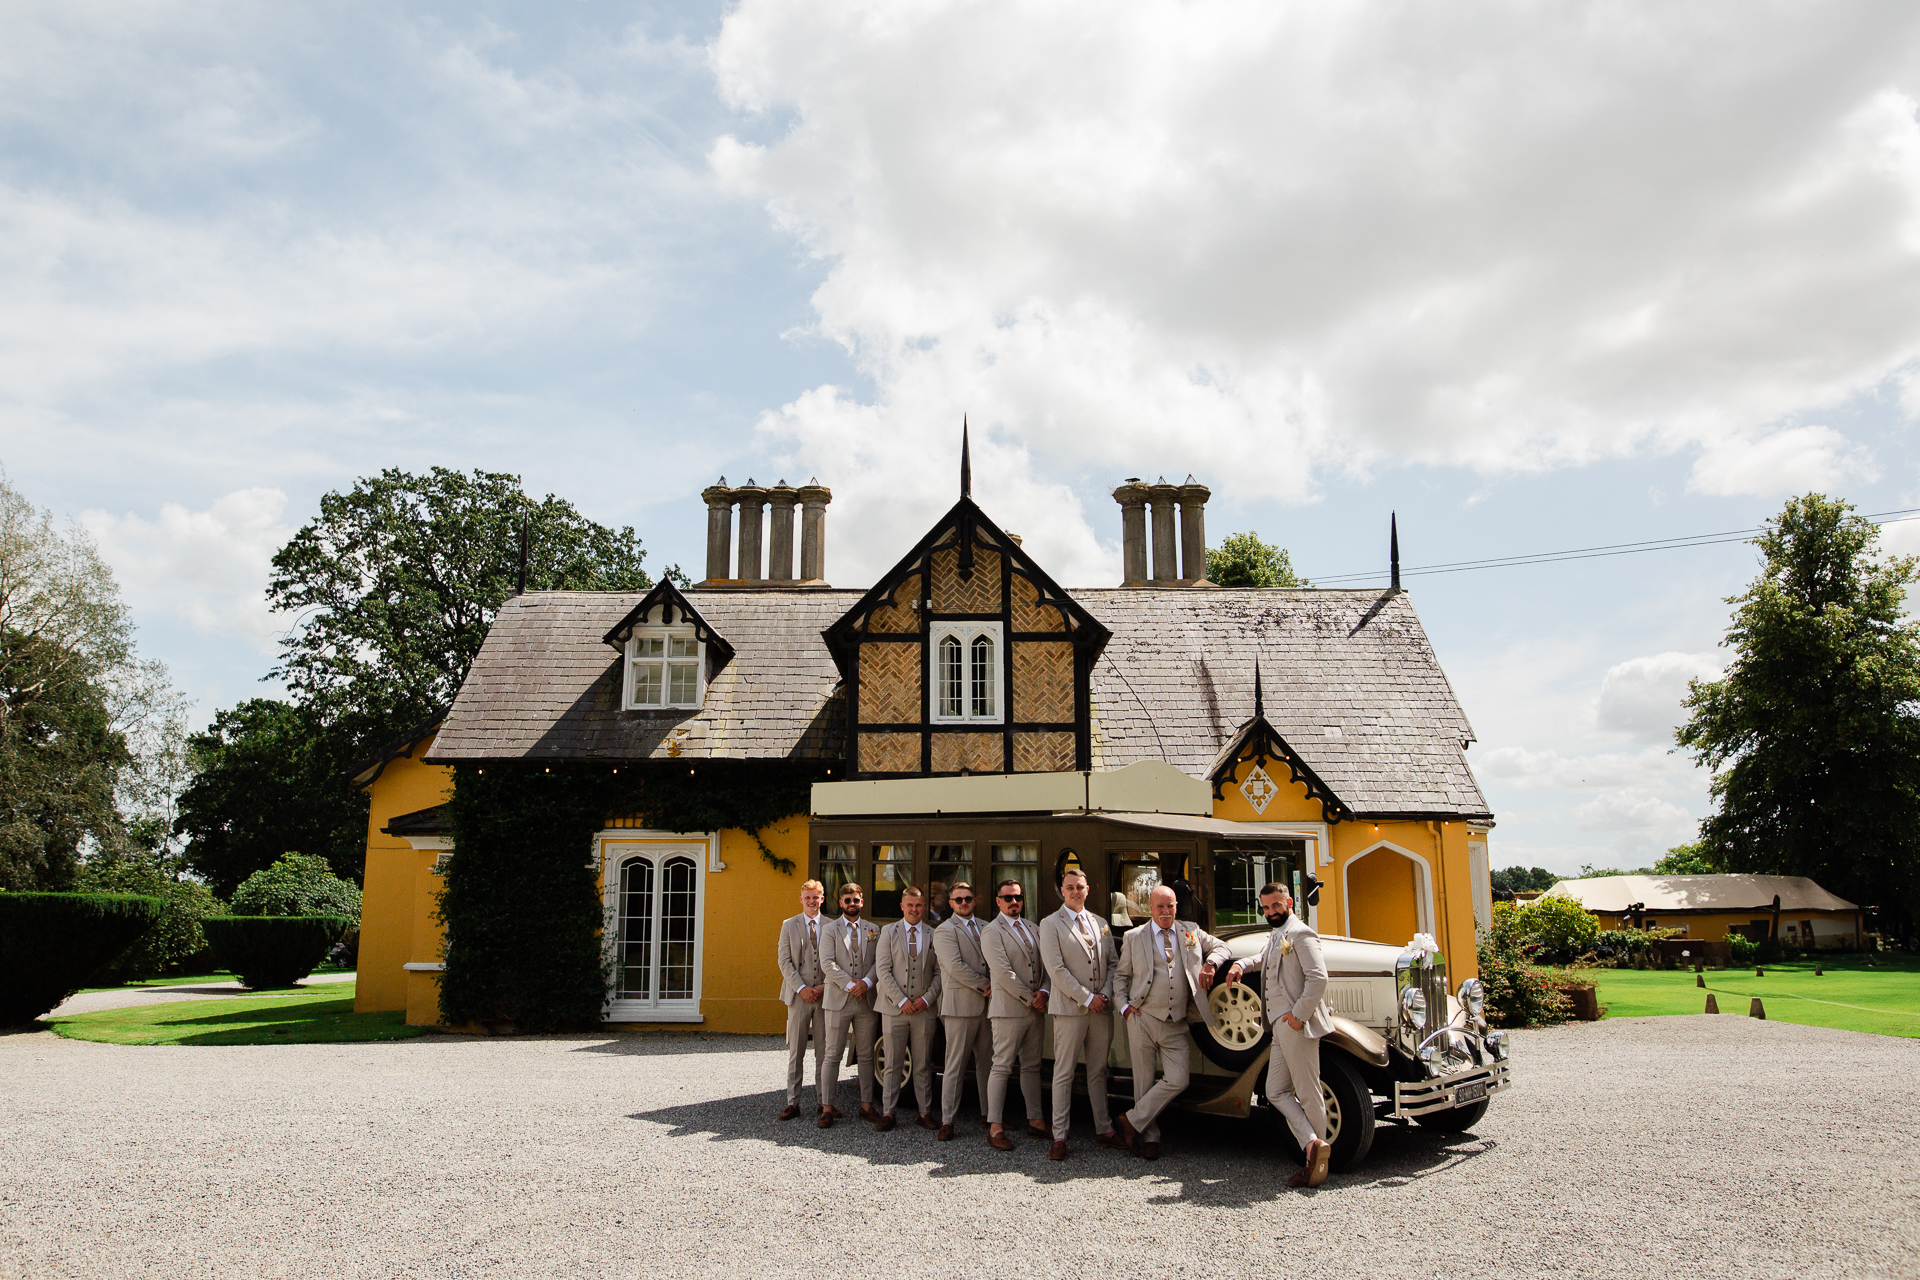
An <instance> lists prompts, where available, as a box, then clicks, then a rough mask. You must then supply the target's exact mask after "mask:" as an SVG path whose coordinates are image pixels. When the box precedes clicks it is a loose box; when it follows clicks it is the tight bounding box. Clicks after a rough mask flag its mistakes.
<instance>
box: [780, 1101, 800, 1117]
mask: <svg viewBox="0 0 1920 1280" xmlns="http://www.w3.org/2000/svg"><path fill="white" fill-rule="evenodd" d="M799 1114H800V1108H799V1107H798V1106H796V1105H794V1104H793V1103H791V1102H789V1103H788V1104H787V1105H786V1106H785V1107H784V1108H782V1109H781V1112H780V1114H779V1115H777V1116H775V1117H774V1119H775V1120H791V1119H793V1118H794V1117H795V1116H797V1115H799Z"/></svg>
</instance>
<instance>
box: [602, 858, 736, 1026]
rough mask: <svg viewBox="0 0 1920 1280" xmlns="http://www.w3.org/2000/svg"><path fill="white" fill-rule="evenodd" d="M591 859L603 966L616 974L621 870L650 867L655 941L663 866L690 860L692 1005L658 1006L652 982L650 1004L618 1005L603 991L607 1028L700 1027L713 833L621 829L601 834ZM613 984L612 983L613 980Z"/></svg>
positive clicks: (672, 1003) (667, 1003) (687, 1002)
mask: <svg viewBox="0 0 1920 1280" xmlns="http://www.w3.org/2000/svg"><path fill="white" fill-rule="evenodd" d="M595 845H596V848H595V857H596V860H597V861H598V863H599V867H600V885H601V908H602V912H603V918H604V921H605V923H604V926H603V928H602V931H601V937H602V938H603V939H604V940H605V942H604V946H605V948H606V955H607V959H608V962H609V963H610V964H612V965H613V966H614V967H615V969H616V970H617V969H618V967H619V961H620V955H619V948H620V870H621V868H622V867H624V866H625V865H626V864H627V863H628V862H631V861H633V860H635V859H646V860H647V861H650V862H652V863H653V867H654V902H655V907H654V938H655V940H656V945H657V941H658V939H659V936H660V915H659V910H660V909H659V905H658V904H659V902H660V899H661V894H660V883H661V881H660V877H661V873H662V871H663V870H664V868H665V866H666V863H667V860H668V859H670V858H674V857H685V858H690V859H692V861H693V866H694V878H693V892H694V917H693V996H692V998H691V999H683V1000H662V999H660V998H659V995H658V992H659V985H658V979H657V976H656V980H655V986H654V991H655V995H654V998H653V999H650V1000H622V999H616V998H615V994H614V993H615V990H616V987H615V986H614V985H613V984H611V983H610V984H609V985H608V987H607V1007H606V1020H607V1021H608V1022H705V1021H706V1018H705V1016H704V1015H702V1014H701V1012H700V1000H701V997H702V995H703V994H704V990H705V988H704V986H703V975H702V963H703V960H704V953H705V950H706V933H707V872H708V870H709V868H710V867H711V866H712V864H713V863H714V862H715V861H717V859H718V857H719V850H720V844H719V839H718V834H717V833H715V832H711V831H708V832H672V831H641V830H634V829H631V828H620V829H614V830H608V831H603V832H601V833H600V835H599V836H598V837H597V838H596V839H595ZM654 972H655V974H656V975H657V974H658V972H659V961H658V959H657V953H656V960H655V970H654ZM615 981H616V982H617V979H616V980H615Z"/></svg>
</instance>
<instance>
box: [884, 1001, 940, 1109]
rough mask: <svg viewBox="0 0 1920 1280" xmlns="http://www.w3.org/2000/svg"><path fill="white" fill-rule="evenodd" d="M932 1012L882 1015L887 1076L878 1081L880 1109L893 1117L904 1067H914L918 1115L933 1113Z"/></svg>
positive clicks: (926, 1010) (903, 1078) (914, 1092)
mask: <svg viewBox="0 0 1920 1280" xmlns="http://www.w3.org/2000/svg"><path fill="white" fill-rule="evenodd" d="M936 1016H938V1015H936V1014H935V1013H934V1012H933V1010H931V1009H923V1010H921V1011H920V1012H919V1013H909V1014H900V1013H894V1014H885V1013H883V1014H881V1015H880V1026H881V1032H880V1034H881V1035H883V1036H884V1037H886V1041H887V1073H886V1075H885V1076H883V1077H882V1078H881V1081H880V1110H881V1111H883V1112H885V1113H886V1114H887V1115H892V1114H893V1107H894V1104H895V1103H896V1102H898V1101H899V1100H900V1087H901V1086H902V1085H904V1084H905V1083H906V1077H907V1072H906V1065H907V1060H908V1059H909V1058H911V1059H912V1065H913V1096H914V1098H915V1099H916V1100H917V1101H918V1102H919V1103H920V1114H922V1115H926V1114H929V1113H930V1112H932V1110H933V1020H934V1018H935V1017H936Z"/></svg>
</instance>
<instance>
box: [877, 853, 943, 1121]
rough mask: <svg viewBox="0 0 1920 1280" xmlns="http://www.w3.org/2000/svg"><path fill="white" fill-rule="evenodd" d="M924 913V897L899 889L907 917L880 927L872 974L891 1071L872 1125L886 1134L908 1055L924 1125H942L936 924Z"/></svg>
mask: <svg viewBox="0 0 1920 1280" xmlns="http://www.w3.org/2000/svg"><path fill="white" fill-rule="evenodd" d="M926 914H927V898H926V895H925V894H924V893H922V892H921V891H920V890H919V889H917V888H915V887H914V886H912V885H908V886H907V887H906V888H905V889H902V890H901V891H900V915H901V916H902V917H903V918H902V919H899V920H896V921H894V922H893V923H892V924H890V925H888V926H887V927H886V928H884V929H882V930H881V931H880V945H879V948H878V950H877V954H876V959H875V962H874V972H875V974H876V975H877V976H878V978H879V983H880V1026H881V1034H882V1035H883V1036H884V1037H885V1038H886V1045H887V1074H886V1078H885V1079H884V1080H882V1081H881V1083H880V1122H879V1123H878V1124H876V1125H875V1126H874V1128H876V1129H878V1130H879V1131H880V1132H882V1133H885V1132H886V1131H887V1130H888V1129H891V1128H893V1108H894V1104H895V1103H897V1102H898V1101H899V1099H900V1086H901V1084H902V1083H903V1082H904V1077H905V1076H906V1071H905V1069H904V1068H905V1063H906V1061H907V1059H908V1056H909V1055H911V1057H912V1061H913V1096H914V1099H915V1100H916V1101H917V1102H919V1104H920V1127H921V1128H922V1129H938V1128H939V1127H940V1126H939V1124H938V1123H937V1122H936V1121H935V1120H934V1118H933V1024H934V1019H936V1018H938V1017H939V1016H940V963H939V961H938V960H937V959H936V958H935V957H934V951H933V926H931V925H929V924H928V923H927V921H926Z"/></svg>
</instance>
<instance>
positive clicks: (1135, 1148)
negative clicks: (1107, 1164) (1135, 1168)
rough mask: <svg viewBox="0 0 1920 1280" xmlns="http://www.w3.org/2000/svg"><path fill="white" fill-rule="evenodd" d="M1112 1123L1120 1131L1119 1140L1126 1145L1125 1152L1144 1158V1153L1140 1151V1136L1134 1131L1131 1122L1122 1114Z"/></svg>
mask: <svg viewBox="0 0 1920 1280" xmlns="http://www.w3.org/2000/svg"><path fill="white" fill-rule="evenodd" d="M1114 1123H1115V1124H1116V1125H1117V1126H1118V1127H1119V1129H1120V1140H1121V1141H1122V1142H1124V1143H1126V1145H1127V1150H1129V1151H1131V1152H1133V1154H1135V1155H1137V1156H1144V1155H1145V1154H1146V1153H1145V1152H1144V1151H1142V1150H1141V1149H1140V1135H1139V1133H1138V1132H1136V1131H1135V1130H1134V1127H1133V1121H1131V1120H1129V1119H1127V1117H1126V1116H1125V1115H1124V1114H1123V1115H1122V1116H1121V1117H1120V1118H1119V1119H1118V1120H1116V1121H1115V1122H1114Z"/></svg>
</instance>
